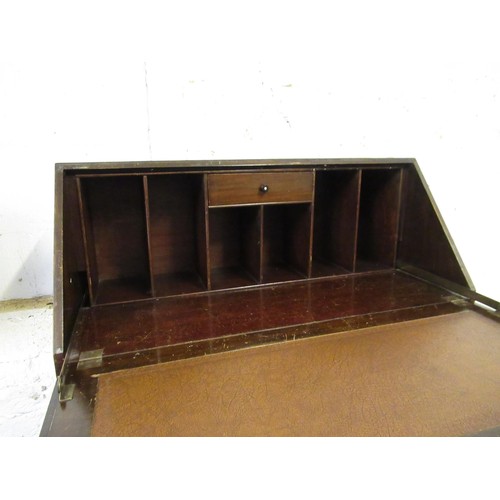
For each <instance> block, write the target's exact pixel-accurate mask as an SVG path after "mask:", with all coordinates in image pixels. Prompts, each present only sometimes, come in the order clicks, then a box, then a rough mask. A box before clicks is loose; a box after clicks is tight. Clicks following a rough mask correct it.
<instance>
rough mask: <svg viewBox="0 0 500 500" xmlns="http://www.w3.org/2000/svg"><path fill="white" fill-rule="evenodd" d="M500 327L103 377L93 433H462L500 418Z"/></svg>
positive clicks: (251, 354) (460, 320) (449, 326)
mask: <svg viewBox="0 0 500 500" xmlns="http://www.w3.org/2000/svg"><path fill="white" fill-rule="evenodd" d="M499 359H500V328H499V323H498V322H496V321H494V320H492V319H489V318H487V317H483V316H482V315H479V314H477V313H475V312H472V311H464V312H460V313H455V314H450V315H446V316H440V317H434V318H426V319H420V320H415V321H410V322H406V323H399V324H393V325H386V326H379V327H372V328H367V329H365V330H362V331H358V332H357V333H353V332H351V333H347V334H342V335H326V336H324V337H317V338H310V339H304V340H297V341H292V342H286V343H282V344H275V345H271V346H264V347H258V348H251V349H246V350H242V351H234V352H229V353H223V354H216V355H211V356H206V357H203V358H195V359H188V360H182V361H176V362H172V363H166V364H162V365H157V366H153V367H146V368H138V369H134V370H127V371H123V372H116V373H112V374H108V375H102V376H100V378H99V389H98V394H97V402H96V411H95V418H94V423H93V428H92V434H93V435H94V436H111V435H118V436H455V435H466V434H473V433H477V432H480V431H481V430H483V429H488V428H491V427H495V426H497V425H498V424H499V422H500V363H499V362H498V361H499Z"/></svg>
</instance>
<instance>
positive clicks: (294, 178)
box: [208, 171, 313, 206]
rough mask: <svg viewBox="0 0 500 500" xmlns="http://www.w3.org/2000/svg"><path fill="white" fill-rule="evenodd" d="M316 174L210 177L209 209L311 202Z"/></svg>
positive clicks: (214, 175)
mask: <svg viewBox="0 0 500 500" xmlns="http://www.w3.org/2000/svg"><path fill="white" fill-rule="evenodd" d="M312 198H313V173H312V171H309V172H286V173H274V172H273V173H265V172H262V173H260V172H259V173H252V174H246V173H239V174H210V175H209V176H208V202H209V205H210V206H220V205H244V204H264V203H296V202H310V201H312Z"/></svg>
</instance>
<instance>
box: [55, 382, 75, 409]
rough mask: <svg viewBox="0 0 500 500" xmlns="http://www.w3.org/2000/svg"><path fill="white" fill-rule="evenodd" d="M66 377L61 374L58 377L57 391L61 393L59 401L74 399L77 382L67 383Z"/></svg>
mask: <svg viewBox="0 0 500 500" xmlns="http://www.w3.org/2000/svg"><path fill="white" fill-rule="evenodd" d="M64 379H65V377H63V376H62V375H59V377H57V392H58V393H59V402H60V403H64V402H66V401H71V400H72V399H73V394H74V392H75V384H66V383H65V380H64Z"/></svg>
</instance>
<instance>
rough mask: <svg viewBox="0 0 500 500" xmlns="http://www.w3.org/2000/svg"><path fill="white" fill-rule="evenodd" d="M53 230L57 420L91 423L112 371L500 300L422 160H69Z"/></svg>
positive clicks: (69, 427)
mask: <svg viewBox="0 0 500 500" xmlns="http://www.w3.org/2000/svg"><path fill="white" fill-rule="evenodd" d="M422 235H424V236H425V237H424V238H423V237H422ZM55 245H56V248H55V255H56V281H55V283H56V290H55V308H54V358H55V362H56V369H57V372H58V376H59V377H58V387H59V391H56V393H55V396H54V397H56V398H57V397H59V398H60V399H61V403H56V402H54V403H52V404H51V410H49V413H50V412H52V414H51V417H50V418H52V420H51V424H50V429H49V428H48V427H47V426H45V427H44V429H45V430H44V432H45V433H46V434H47V435H54V434H56V435H57V434H58V433H60V434H70V435H71V434H88V433H89V432H90V431H89V425H90V422H91V419H92V415H91V414H92V411H93V408H94V401H95V394H96V391H97V384H96V378H95V377H96V376H97V377H99V376H100V375H101V374H103V373H109V372H113V371H116V370H129V369H132V368H137V367H140V366H145V365H150V364H158V363H166V362H169V361H172V360H176V359H184V358H189V357H195V356H202V355H208V354H214V353H220V352H225V351H228V350H238V349H243V348H249V347H255V346H262V345H263V344H270V343H276V342H289V341H293V340H296V339H299V338H304V337H314V336H318V335H323V334H329V333H335V332H344V333H345V334H348V332H349V331H354V330H358V329H360V328H366V327H368V326H375V325H388V324H392V323H406V322H408V321H411V320H414V319H418V318H426V317H434V316H442V317H444V316H447V315H450V316H453V315H455V314H457V313H459V312H460V311H464V310H468V311H474V314H477V312H476V309H477V308H476V306H475V305H474V303H475V301H476V300H479V301H480V302H481V301H483V302H484V303H487V304H489V305H490V306H491V307H493V308H495V309H498V307H497V303H496V302H495V301H492V300H491V299H488V298H483V297H481V296H479V295H478V294H476V293H475V292H474V291H473V290H472V288H471V284H470V280H469V278H468V276H467V273H466V271H465V268H464V266H463V264H462V262H461V260H460V258H459V256H458V254H457V252H456V250H455V248H454V246H453V244H452V242H451V240H450V238H449V237H448V233H447V231H446V228H445V226H444V224H443V222H442V220H441V218H440V215H439V213H438V212H437V209H436V207H435V204H434V202H433V200H432V198H431V195H430V193H429V192H428V189H427V187H426V186H425V183H424V181H423V179H422V178H421V176H420V173H419V171H418V166H417V164H416V162H415V161H414V160H294V161H292V160H289V161H283V160H266V161H264V160H256V161H234V162H232V161H220V162H219V161H218V162H170V163H169V162H139V163H130V164H126V163H125V164H122V163H116V164H114V163H113V164H68V165H60V166H59V167H58V170H57V172H56V239H55ZM495 321H496V319H495ZM89 353H90V355H92V356H97V359H98V361H97V362H96V364H95V365H92V363H90V365H88V362H86V361H85V359H86V358H87V357H88V356H89ZM93 353H97V354H93ZM73 386H74V387H75V389H74V391H70V394H71V396H68V397H67V398H65V396H64V394H66V393H67V392H68V388H69V387H73ZM66 399H67V401H66ZM89 412H90V416H89ZM47 418H49V416H48V417H47ZM77 421H78V422H77ZM47 425H48V424H47Z"/></svg>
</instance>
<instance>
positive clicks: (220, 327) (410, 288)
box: [77, 272, 455, 356]
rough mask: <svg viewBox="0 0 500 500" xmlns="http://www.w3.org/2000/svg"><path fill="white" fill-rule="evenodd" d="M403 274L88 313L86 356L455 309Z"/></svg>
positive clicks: (83, 321)
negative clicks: (366, 317)
mask: <svg viewBox="0 0 500 500" xmlns="http://www.w3.org/2000/svg"><path fill="white" fill-rule="evenodd" d="M454 298H455V296H454V295H452V294H450V293H448V292H446V291H445V290H441V289H439V288H436V287H434V286H432V285H429V284H427V283H425V282H423V281H421V280H417V279H414V278H412V277H410V276H406V275H404V274H402V273H398V272H384V273H376V274H368V275H364V276H358V275H350V276H345V277H336V278H330V279H321V280H316V281H301V282H297V283H290V284H282V285H276V286H267V287H264V288H255V289H246V290H245V289H243V290H239V291H231V292H219V293H210V294H202V295H195V296H184V297H170V298H165V299H162V300H155V301H143V302H136V303H129V304H120V305H109V306H102V307H96V308H86V309H84V310H82V314H81V318H80V322H79V324H78V325H77V329H78V331H79V334H80V335H81V337H82V339H81V350H82V351H93V350H96V349H102V348H103V349H104V356H112V355H117V354H121V353H126V352H134V353H136V352H140V351H143V350H146V349H151V348H157V347H161V346H165V345H173V344H182V343H190V342H191V343H192V342H197V341H200V340H206V339H216V338H221V337H227V336H231V335H236V334H242V333H251V332H258V331H263V330H272V329H275V328H280V327H287V326H294V325H306V324H311V323H316V322H322V321H330V320H332V319H337V318H347V317H356V316H360V315H364V314H376V313H381V312H387V311H395V310H402V309H408V308H412V307H420V306H423V305H433V304H442V303H447V302H450V300H453V299H454Z"/></svg>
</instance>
